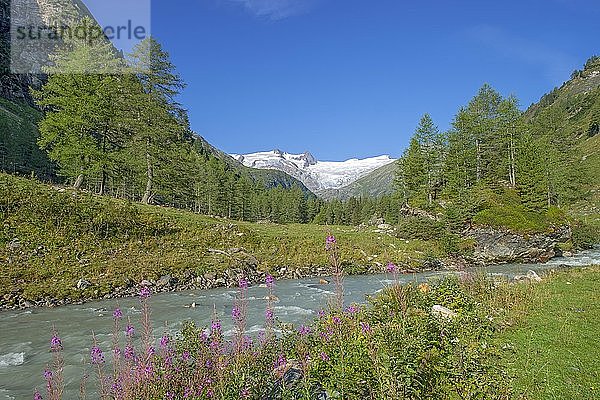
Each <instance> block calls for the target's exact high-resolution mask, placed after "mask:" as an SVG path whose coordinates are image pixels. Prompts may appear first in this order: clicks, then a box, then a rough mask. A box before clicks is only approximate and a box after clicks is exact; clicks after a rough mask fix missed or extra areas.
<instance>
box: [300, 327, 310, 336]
mask: <svg viewBox="0 0 600 400" xmlns="http://www.w3.org/2000/svg"><path fill="white" fill-rule="evenodd" d="M310 332H311V330H310V328H309V327H308V326H306V325H300V327H299V328H298V333H299V334H300V336H308V335H310Z"/></svg>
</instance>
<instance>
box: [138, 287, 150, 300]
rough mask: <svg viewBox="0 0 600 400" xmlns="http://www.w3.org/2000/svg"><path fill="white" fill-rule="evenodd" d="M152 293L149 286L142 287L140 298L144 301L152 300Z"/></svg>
mask: <svg viewBox="0 0 600 400" xmlns="http://www.w3.org/2000/svg"><path fill="white" fill-rule="evenodd" d="M151 294H152V293H151V291H150V288H149V287H148V286H142V288H141V289H140V298H142V299H148V298H150V295H151Z"/></svg>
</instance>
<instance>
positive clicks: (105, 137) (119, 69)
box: [33, 18, 127, 194]
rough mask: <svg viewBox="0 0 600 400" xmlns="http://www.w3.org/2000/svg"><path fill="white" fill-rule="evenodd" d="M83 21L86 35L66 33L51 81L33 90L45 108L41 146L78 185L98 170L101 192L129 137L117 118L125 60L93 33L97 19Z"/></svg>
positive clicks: (54, 60) (60, 171)
mask: <svg viewBox="0 0 600 400" xmlns="http://www.w3.org/2000/svg"><path fill="white" fill-rule="evenodd" d="M81 26H84V27H86V29H85V30H84V31H85V32H87V35H86V38H85V39H80V38H77V37H75V36H73V37H72V38H69V37H66V38H65V43H64V44H63V45H62V46H61V47H60V48H58V49H57V51H56V53H55V54H53V55H52V56H51V60H52V61H53V66H52V67H50V68H48V69H47V70H46V72H47V73H48V74H49V78H48V82H47V83H46V84H45V85H44V86H43V87H42V89H41V90H40V91H34V93H33V94H34V97H35V98H36V99H37V103H38V105H39V106H40V107H41V108H42V109H43V110H44V111H45V118H44V119H43V120H42V121H41V122H40V126H39V128H40V135H41V136H40V139H39V145H40V146H41V147H42V148H43V149H46V150H47V151H48V154H49V156H50V159H51V160H53V161H56V162H57V164H58V166H59V173H60V174H61V175H63V176H65V177H67V178H69V179H70V180H72V181H74V186H75V187H79V186H80V185H81V184H82V182H83V180H84V178H85V177H90V176H93V175H98V174H99V175H100V185H99V189H98V192H99V193H100V194H104V193H105V192H106V185H107V182H108V179H109V175H111V173H114V171H115V164H116V163H117V159H118V157H117V155H118V151H119V150H120V149H121V148H122V146H123V143H124V142H125V141H126V140H127V138H126V137H125V132H124V131H123V130H122V129H121V127H120V126H119V125H118V124H117V123H116V121H117V119H118V117H117V116H118V115H119V114H120V113H121V111H122V110H123V104H122V101H121V100H122V99H123V98H124V93H123V91H122V90H121V89H122V87H121V82H122V81H123V75H122V73H123V67H124V65H123V61H122V59H120V58H119V57H118V56H117V54H116V52H115V49H114V48H113V47H112V45H111V44H110V42H108V40H106V39H105V38H104V37H103V36H101V37H99V38H96V37H95V35H94V34H93V32H94V29H93V27H96V28H97V29H99V28H98V27H97V26H96V25H95V22H93V21H92V20H91V19H89V18H85V19H84V20H83V21H82V22H81Z"/></svg>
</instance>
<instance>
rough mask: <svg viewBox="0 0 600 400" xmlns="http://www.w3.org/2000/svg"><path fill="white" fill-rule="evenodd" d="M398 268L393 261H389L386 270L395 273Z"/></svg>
mask: <svg viewBox="0 0 600 400" xmlns="http://www.w3.org/2000/svg"><path fill="white" fill-rule="evenodd" d="M397 269H398V268H397V267H396V264H394V263H393V262H389V263H388V264H387V267H386V270H387V272H389V273H390V274H393V273H395V272H396V271H397Z"/></svg>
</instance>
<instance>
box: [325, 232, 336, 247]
mask: <svg viewBox="0 0 600 400" xmlns="http://www.w3.org/2000/svg"><path fill="white" fill-rule="evenodd" d="M335 243H336V240H335V236H333V235H327V238H326V239H325V249H327V250H331V249H332V248H333V245H335Z"/></svg>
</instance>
